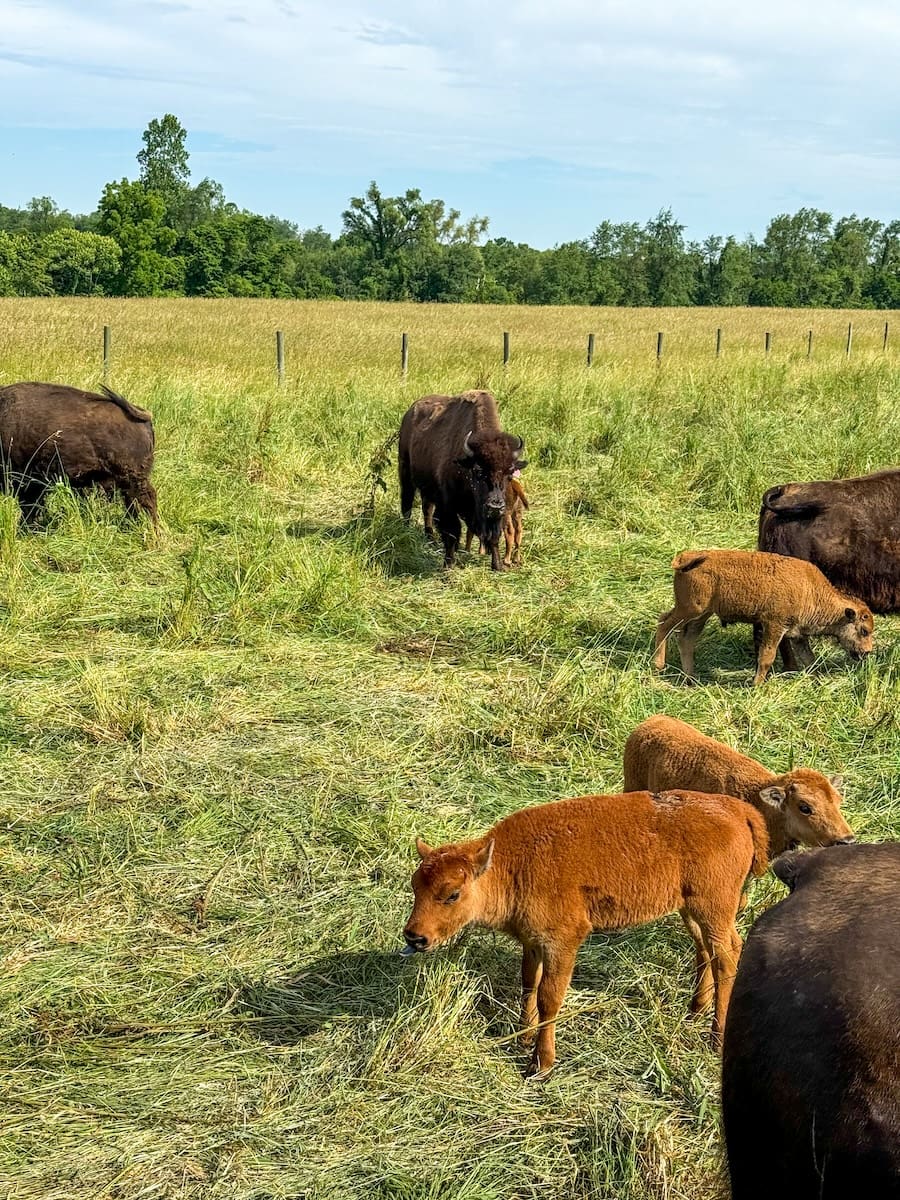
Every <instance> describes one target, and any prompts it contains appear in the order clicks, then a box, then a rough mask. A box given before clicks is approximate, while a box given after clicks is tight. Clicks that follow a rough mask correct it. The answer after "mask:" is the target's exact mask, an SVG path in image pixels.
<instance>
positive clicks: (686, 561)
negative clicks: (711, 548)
mask: <svg viewBox="0 0 900 1200" xmlns="http://www.w3.org/2000/svg"><path fill="white" fill-rule="evenodd" d="M704 562H706V555H705V554H703V553H698V552H697V551H696V550H682V552H681V553H680V554H676V555H675V557H674V558H673V559H672V570H673V571H693V569H694V567H699V566H700V564H701V563H704Z"/></svg>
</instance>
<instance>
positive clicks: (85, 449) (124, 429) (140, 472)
mask: <svg viewBox="0 0 900 1200" xmlns="http://www.w3.org/2000/svg"><path fill="white" fill-rule="evenodd" d="M153 450H154V438H153V422H152V418H151V416H150V414H149V413H148V412H145V411H144V409H142V408H136V407H135V406H134V405H133V404H129V402H128V401H127V400H125V399H124V398H123V397H122V396H118V395H116V393H115V392H111V391H110V390H109V389H108V388H104V389H103V395H99V394H98V393H96V392H84V391H82V390H81V389H80V388H74V387H66V386H65V385H64V384H58V383H12V384H9V386H7V387H3V388H0V460H2V461H0V486H2V488H3V490H4V491H7V492H11V493H13V494H14V495H16V496H18V498H19V503H20V505H21V507H22V511H23V515H24V516H25V518H26V520H29V521H33V520H35V519H37V518H38V517H39V516H40V513H41V509H42V507H43V502H44V495H45V493H46V491H47V488H48V487H49V486H50V484H51V483H53V482H54V481H55V480H59V479H65V480H68V482H69V483H70V484H71V486H72V487H73V488H74V489H75V490H76V491H85V490H87V489H88V488H92V487H97V488H100V490H101V491H103V492H104V493H105V494H106V495H107V496H110V497H111V496H112V495H113V494H114V493H115V492H116V491H118V492H120V493H121V495H122V497H123V499H124V500H125V503H126V505H127V506H128V508H129V510H130V511H131V512H138V511H139V510H140V509H143V510H144V511H145V512H146V513H147V514H148V515H149V516H150V518H151V519H152V521H153V522H154V524H155V523H156V490H155V489H154V487H153V485H152V484H151V482H150V472H151V470H152V469H153Z"/></svg>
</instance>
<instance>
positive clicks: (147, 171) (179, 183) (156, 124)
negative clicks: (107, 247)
mask: <svg viewBox="0 0 900 1200" xmlns="http://www.w3.org/2000/svg"><path fill="white" fill-rule="evenodd" d="M141 140H142V141H143V143H144V147H143V149H142V150H139V151H138V155H137V160H138V164H139V165H140V168H141V176H140V178H141V183H142V184H143V185H144V187H145V188H146V189H147V190H148V191H151V192H157V193H158V194H159V195H160V196H162V198H163V200H164V201H165V202H166V204H167V205H168V206H169V207H170V208H172V209H174V208H176V207H177V205H178V202H179V201H180V200H181V199H182V197H183V196H184V193H185V192H186V191H187V188H188V184H189V182H190V170H189V169H188V159H189V157H190V156H189V155H188V151H187V146H186V145H185V143H186V141H187V130H186V129H185V127H184V126H183V125H182V124H181V122H180V121H179V120H178V118H177V117H175V116H173V115H172V113H166V114H165V116H163V117H161V118H154V119H153V120H152V121H151V122H150V124H149V125H148V126H147V128H146V129H145V130H144V133H143V136H142V139H141Z"/></svg>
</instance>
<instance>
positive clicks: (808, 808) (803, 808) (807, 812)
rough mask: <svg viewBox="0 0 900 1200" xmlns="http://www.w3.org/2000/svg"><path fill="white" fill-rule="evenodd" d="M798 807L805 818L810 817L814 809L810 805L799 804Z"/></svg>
mask: <svg viewBox="0 0 900 1200" xmlns="http://www.w3.org/2000/svg"><path fill="white" fill-rule="evenodd" d="M797 807H798V808H799V809H800V811H801V812H802V813H803V815H804V817H808V816H809V815H810V813H811V812H812V807H811V805H809V804H798V805H797Z"/></svg>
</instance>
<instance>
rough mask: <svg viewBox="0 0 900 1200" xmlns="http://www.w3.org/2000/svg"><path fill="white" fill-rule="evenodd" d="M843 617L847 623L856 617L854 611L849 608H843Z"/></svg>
mask: <svg viewBox="0 0 900 1200" xmlns="http://www.w3.org/2000/svg"><path fill="white" fill-rule="evenodd" d="M844 616H845V617H846V618H847V620H848V621H855V620H856V617H857V613H856V609H855V608H849V607H847V608H845V609H844Z"/></svg>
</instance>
